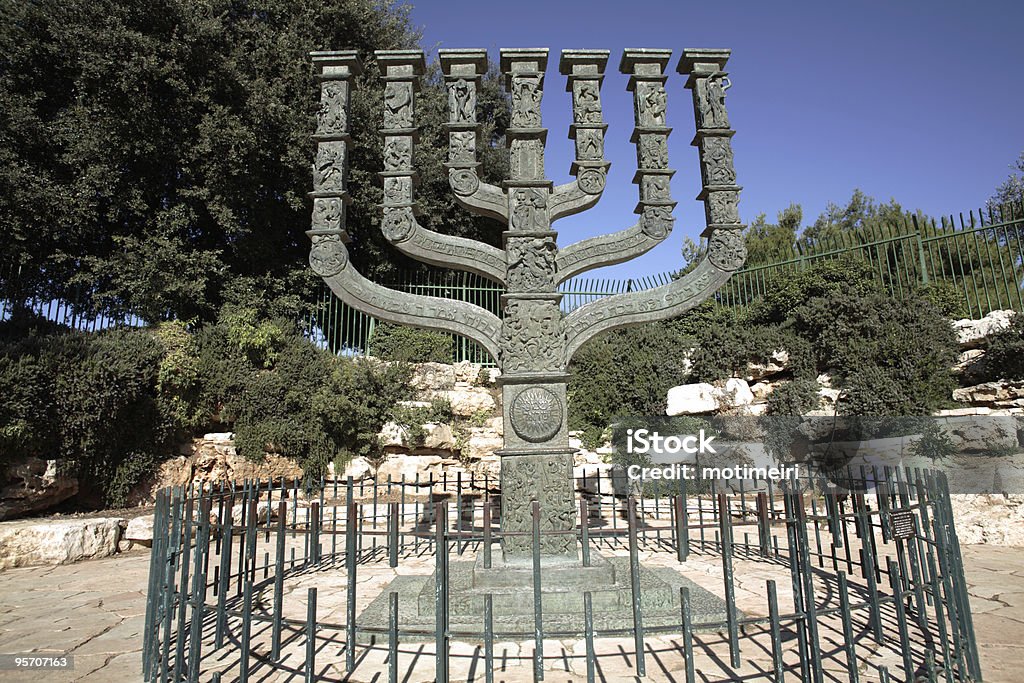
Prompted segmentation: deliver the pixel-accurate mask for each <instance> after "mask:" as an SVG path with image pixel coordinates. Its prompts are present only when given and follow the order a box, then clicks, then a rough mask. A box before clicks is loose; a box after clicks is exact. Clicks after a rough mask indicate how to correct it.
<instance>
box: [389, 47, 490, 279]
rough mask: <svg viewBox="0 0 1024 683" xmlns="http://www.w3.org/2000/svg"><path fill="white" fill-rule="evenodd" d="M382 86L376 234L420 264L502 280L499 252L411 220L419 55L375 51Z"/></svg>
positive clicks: (417, 52)
mask: <svg viewBox="0 0 1024 683" xmlns="http://www.w3.org/2000/svg"><path fill="white" fill-rule="evenodd" d="M375 54H376V58H377V63H378V65H379V66H380V69H381V78H383V79H384V80H385V82H386V85H385V86H384V127H383V128H382V129H381V135H383V136H384V170H383V171H382V172H381V174H380V175H381V177H382V178H383V181H384V201H383V203H382V205H381V206H382V208H383V211H384V214H383V218H382V222H381V231H382V232H383V234H384V237H386V238H387V240H388V241H389V242H390V243H391V244H392V245H393V246H394V247H395V248H396V249H398V250H399V251H401V252H402V253H404V254H407V255H409V256H412V257H413V258H416V259H418V260H420V261H423V262H424V263H429V264H431V265H437V266H443V267H447V268H451V267H454V268H459V269H461V270H467V271H470V272H473V273H477V274H479V275H483V276H484V277H487V278H490V279H492V280H495V281H496V282H504V281H505V255H504V254H503V253H502V251H501V250H500V249H496V248H494V247H492V246H490V245H487V244H483V243H481V242H478V241H476V240H471V239H467V238H464V237H454V236H451V235H444V234H442V233H438V232H435V231H433V230H429V229H427V228H425V227H423V226H422V225H421V224H420V223H419V221H418V220H416V204H415V200H414V189H415V185H416V181H417V175H416V173H415V171H414V170H413V163H412V160H413V153H414V147H415V140H416V133H417V132H418V128H417V127H416V126H414V125H413V124H414V112H415V105H416V93H417V91H418V90H419V77H420V76H421V75H422V74H423V71H424V65H425V61H424V57H423V52H422V51H420V50H378V51H377V52H376V53H375Z"/></svg>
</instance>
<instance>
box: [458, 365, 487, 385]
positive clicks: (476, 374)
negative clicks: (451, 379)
mask: <svg viewBox="0 0 1024 683" xmlns="http://www.w3.org/2000/svg"><path fill="white" fill-rule="evenodd" d="M481 372H482V368H481V367H480V366H479V365H477V364H476V363H471V362H469V361H468V360H464V361H461V362H459V363H456V364H455V365H453V366H452V374H453V375H454V376H455V381H456V382H466V383H467V384H476V383H477V382H478V381H479V380H480V374H481Z"/></svg>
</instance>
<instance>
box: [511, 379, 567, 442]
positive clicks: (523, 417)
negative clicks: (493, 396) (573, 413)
mask: <svg viewBox="0 0 1024 683" xmlns="http://www.w3.org/2000/svg"><path fill="white" fill-rule="evenodd" d="M509 415H510V417H511V418H512V429H514V430H515V432H516V434H517V435H518V436H519V438H521V439H523V440H524V441H529V442H531V443H538V442H541V441H547V440H548V439H550V438H551V437H553V436H554V435H555V434H557V433H558V430H559V429H561V428H562V406H561V405H560V402H559V400H558V396H556V395H555V393H554V392H553V391H551V390H550V389H547V388H545V387H530V388H529V389H525V390H524V391H521V392H519V393H518V394H517V395H516V397H515V398H514V399H512V407H511V408H510V410H509Z"/></svg>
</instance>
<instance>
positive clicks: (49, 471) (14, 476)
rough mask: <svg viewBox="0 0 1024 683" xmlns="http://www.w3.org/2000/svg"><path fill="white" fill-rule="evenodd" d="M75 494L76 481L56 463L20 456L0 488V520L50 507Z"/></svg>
mask: <svg viewBox="0 0 1024 683" xmlns="http://www.w3.org/2000/svg"><path fill="white" fill-rule="evenodd" d="M76 493H78V479H77V478H75V477H73V476H71V475H68V474H64V473H62V472H60V471H59V468H58V463H57V461H56V460H41V459H39V458H33V457H23V458H19V459H17V460H15V461H14V462H13V463H12V464H11V465H9V466H8V468H7V483H6V484H5V485H4V486H3V487H2V488H0V519H13V518H15V517H20V516H22V515H25V514H27V513H31V512H40V511H43V510H47V509H49V508H52V507H53V506H54V505H57V504H58V503H62V502H63V501H65V500H67V499H68V498H71V497H72V496H74V495H75V494H76Z"/></svg>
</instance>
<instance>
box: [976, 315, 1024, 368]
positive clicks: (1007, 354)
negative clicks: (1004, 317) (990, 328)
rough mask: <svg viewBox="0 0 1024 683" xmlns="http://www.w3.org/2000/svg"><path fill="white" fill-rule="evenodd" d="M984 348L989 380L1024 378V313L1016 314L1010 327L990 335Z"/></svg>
mask: <svg viewBox="0 0 1024 683" xmlns="http://www.w3.org/2000/svg"><path fill="white" fill-rule="evenodd" d="M984 349H985V359H984V363H985V366H984V367H985V375H986V379H987V380H989V381H993V380H997V379H1008V380H1019V379H1024V315H1021V314H1020V313H1017V314H1015V315H1014V316H1013V320H1011V321H1010V325H1009V327H1007V328H1006V329H1003V330H1000V331H999V332H996V333H995V334H993V335H991V336H989V337H988V339H986V341H985V344H984Z"/></svg>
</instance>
